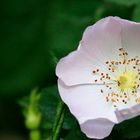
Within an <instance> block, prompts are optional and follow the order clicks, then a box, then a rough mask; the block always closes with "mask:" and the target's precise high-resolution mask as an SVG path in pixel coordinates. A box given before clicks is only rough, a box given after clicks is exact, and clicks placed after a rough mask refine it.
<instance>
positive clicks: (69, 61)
mask: <svg viewBox="0 0 140 140" xmlns="http://www.w3.org/2000/svg"><path fill="white" fill-rule="evenodd" d="M99 68H100V69H102V70H103V71H104V72H106V71H107V70H106V69H105V68H104V67H103V66H102V63H101V62H98V60H92V58H91V57H89V56H88V54H86V53H85V52H84V51H82V50H77V51H74V52H72V53H70V54H69V55H68V56H67V57H64V58H62V59H61V60H60V61H59V63H58V64H57V67H56V75H57V76H58V77H59V78H60V79H61V80H62V81H64V82H65V84H66V85H77V84H87V83H95V80H98V83H103V82H101V81H100V80H99V79H100V77H101V76H100V75H95V74H93V70H95V69H99Z"/></svg>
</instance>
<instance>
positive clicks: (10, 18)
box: [0, 0, 140, 140]
mask: <svg viewBox="0 0 140 140" xmlns="http://www.w3.org/2000/svg"><path fill="white" fill-rule="evenodd" d="M0 15H1V16H0V140H16V139H18V140H22V139H23V140H24V139H25V140H26V139H28V130H27V129H26V128H25V126H24V116H23V114H22V107H21V106H20V105H19V103H18V101H19V100H22V98H23V97H25V96H27V97H28V96H29V95H30V91H31V90H32V89H33V88H34V87H39V91H40V92H41V100H40V102H39V108H40V109H41V112H42V115H43V120H47V121H46V125H44V124H45V123H43V125H41V131H42V133H44V131H45V132H48V133H49V131H47V130H50V129H51V123H52V122H51V121H52V120H51V114H52V115H54V114H53V113H52V112H53V111H54V112H55V107H56V105H55V104H53V105H52V104H51V101H54V100H56V103H57V100H60V99H57V98H59V95H58V93H57V88H56V80H57V78H56V76H55V66H56V63H57V61H58V60H59V59H60V58H61V57H63V56H65V55H67V54H68V53H69V52H71V51H73V50H74V49H76V48H77V46H78V43H79V41H80V39H81V37H82V33H83V31H84V29H85V28H86V27H87V26H89V25H91V24H94V23H95V22H96V21H97V20H99V19H101V18H103V17H106V16H119V17H122V18H125V19H130V20H134V21H140V0H71V1H65V0H12V1H11V0H4V1H1V2H0ZM54 92H55V93H56V94H57V95H55V96H54V97H51V96H52V95H53V93H54ZM56 96H57V97H56ZM55 97H56V98H55ZM23 102H24V101H23ZM26 103H27V102H25V104H26ZM27 104H29V102H28V103H27ZM23 106H24V107H25V106H26V105H23ZM47 107H48V108H47ZM52 107H53V108H52ZM67 112H68V117H66V119H67V120H68V121H67V120H66V122H64V127H63V131H64V132H66V135H63V134H62V138H63V139H64V140H70V139H71V138H73V139H75V140H86V139H87V138H86V137H85V136H84V135H83V134H82V133H81V132H80V129H79V128H78V126H77V131H78V132H75V131H73V128H74V126H75V125H77V124H76V122H75V120H73V119H72V120H71V118H72V116H71V115H70V114H69V111H67ZM137 120H139V119H137ZM49 121H50V125H49ZM44 122H45V121H44ZM69 122H74V123H71V124H73V125H74V126H69V124H70V123H69ZM129 122H131V121H129ZM132 122H133V123H132V124H131V123H130V124H124V125H122V124H121V125H120V127H119V128H116V130H115V129H114V130H113V133H112V135H111V136H110V137H109V138H107V139H115V138H116V137H117V136H118V135H119V139H128V138H129V139H130V138H131V139H134V138H139V136H140V130H139V131H137V130H138V129H140V126H139V125H140V120H139V123H138V121H136V120H132ZM136 124H139V125H137V127H134V126H136ZM132 126H133V129H135V130H134V131H133V132H132V131H131V132H130V131H129V130H128V129H125V130H124V128H126V127H132ZM131 130H132V129H131ZM75 133H76V134H75ZM130 133H131V134H130ZM16 137H17V138H16ZM44 137H45V139H46V140H47V137H49V134H48V135H47V134H46V135H45V136H44ZM42 139H43V138H42Z"/></svg>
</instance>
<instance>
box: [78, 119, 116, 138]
mask: <svg viewBox="0 0 140 140" xmlns="http://www.w3.org/2000/svg"><path fill="white" fill-rule="evenodd" d="M80 126H81V130H82V131H83V132H84V133H85V134H86V135H87V137H89V138H96V139H103V138H105V137H107V136H108V135H109V134H110V133H111V131H112V128H113V126H114V123H113V122H111V121H109V120H107V119H103V118H98V119H93V120H88V121H86V122H84V123H83V124H81V125H80Z"/></svg>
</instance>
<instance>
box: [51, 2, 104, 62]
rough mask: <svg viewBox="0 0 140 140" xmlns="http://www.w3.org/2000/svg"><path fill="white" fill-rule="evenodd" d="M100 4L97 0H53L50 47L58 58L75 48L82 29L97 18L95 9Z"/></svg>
mask: <svg viewBox="0 0 140 140" xmlns="http://www.w3.org/2000/svg"><path fill="white" fill-rule="evenodd" d="M102 5H103V3H102V2H101V1H99V0H94V1H93V0H86V1H81V0H76V1H75V0H72V1H64V0H61V2H60V1H55V4H54V5H53V7H52V13H51V17H52V18H51V21H49V29H50V36H51V42H50V44H51V49H52V50H53V52H54V54H55V55H56V56H57V58H58V59H60V58H61V57H64V56H65V55H67V54H68V53H69V52H71V51H73V50H75V49H77V47H78V44H79V41H80V40H81V37H82V33H83V31H84V30H85V28H86V27H87V26H89V25H91V24H93V23H94V22H95V21H96V20H97V18H98V16H97V17H96V16H95V11H97V8H98V7H99V6H102ZM100 8H101V9H100V10H99V12H98V13H99V14H100V11H102V7H100Z"/></svg>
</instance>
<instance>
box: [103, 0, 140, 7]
mask: <svg viewBox="0 0 140 140" xmlns="http://www.w3.org/2000/svg"><path fill="white" fill-rule="evenodd" d="M105 1H106V2H111V3H114V4H119V5H124V6H132V5H135V4H138V3H139V2H140V0H105Z"/></svg>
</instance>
